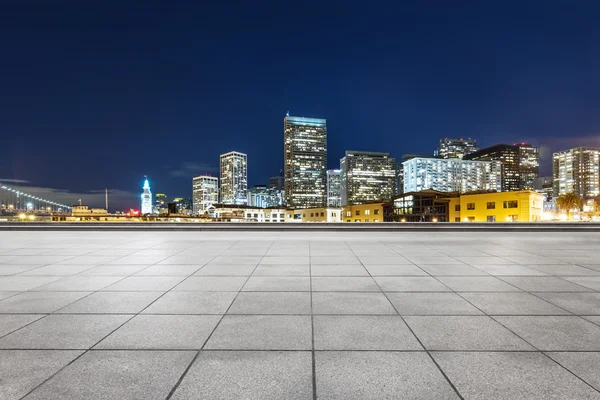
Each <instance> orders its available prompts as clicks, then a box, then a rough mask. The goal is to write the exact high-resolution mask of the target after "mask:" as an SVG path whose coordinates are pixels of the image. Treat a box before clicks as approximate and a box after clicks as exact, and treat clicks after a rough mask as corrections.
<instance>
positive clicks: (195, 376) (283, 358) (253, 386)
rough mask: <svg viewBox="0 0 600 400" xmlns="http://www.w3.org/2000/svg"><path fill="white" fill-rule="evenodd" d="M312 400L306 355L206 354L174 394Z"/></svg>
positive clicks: (211, 399) (179, 397)
mask: <svg viewBox="0 0 600 400" xmlns="http://www.w3.org/2000/svg"><path fill="white" fill-rule="evenodd" d="M234 398H237V399H264V400H280V399H286V400H287V399H289V400H312V398H313V388H312V356H311V354H310V352H306V351H286V352H282V351H202V352H200V355H199V356H198V358H197V359H196V361H195V362H194V364H193V365H192V367H191V368H190V370H189V371H188V373H187V374H186V376H185V378H184V379H183V381H182V382H181V385H180V386H179V387H178V388H177V390H176V391H175V393H174V394H173V397H172V399H173V400H184V399H206V400H217V399H234Z"/></svg>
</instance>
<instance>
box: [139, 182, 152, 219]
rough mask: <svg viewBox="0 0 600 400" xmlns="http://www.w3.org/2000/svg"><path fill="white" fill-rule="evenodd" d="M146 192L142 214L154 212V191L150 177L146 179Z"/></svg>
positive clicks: (143, 198)
mask: <svg viewBox="0 0 600 400" xmlns="http://www.w3.org/2000/svg"><path fill="white" fill-rule="evenodd" d="M143 189H144V192H143V193H142V196H141V197H142V210H141V211H142V215H145V214H152V192H151V191H150V184H149V183H148V179H146V180H145V181H144V188H143Z"/></svg>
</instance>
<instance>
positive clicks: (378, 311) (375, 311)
mask: <svg viewBox="0 0 600 400" xmlns="http://www.w3.org/2000/svg"><path fill="white" fill-rule="evenodd" d="M312 302H313V313H314V314H348V315H351V314H372V315H396V311H395V310H394V307H392V305H391V304H390V302H389V300H388V299H387V297H386V296H385V295H384V294H383V293H364V292H363V293H361V292H355V293H342V292H315V293H313V294H312Z"/></svg>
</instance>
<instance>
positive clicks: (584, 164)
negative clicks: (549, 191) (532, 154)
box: [552, 147, 600, 198]
mask: <svg viewBox="0 0 600 400" xmlns="http://www.w3.org/2000/svg"><path fill="white" fill-rule="evenodd" d="M552 163H553V165H552V175H553V176H552V178H553V180H554V190H553V192H554V193H553V194H554V196H560V195H561V194H565V193H570V192H573V193H576V194H578V195H579V196H582V197H584V198H590V197H595V196H598V195H600V147H576V148H574V149H570V150H564V151H559V152H557V153H554V154H553V156H552Z"/></svg>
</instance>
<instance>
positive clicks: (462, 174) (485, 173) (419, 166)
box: [402, 157, 502, 193]
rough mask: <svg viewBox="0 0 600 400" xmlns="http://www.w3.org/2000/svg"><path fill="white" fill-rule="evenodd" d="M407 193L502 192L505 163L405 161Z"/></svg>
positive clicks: (431, 160) (405, 187) (446, 160)
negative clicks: (422, 191)
mask: <svg viewBox="0 0 600 400" xmlns="http://www.w3.org/2000/svg"><path fill="white" fill-rule="evenodd" d="M402 165H403V170H404V171H403V172H404V193H408V192H419V191H421V190H425V189H433V190H438V191H440V192H463V193H464V192H472V191H477V190H496V191H501V188H502V182H501V170H502V163H501V162H499V161H467V160H461V159H457V158H449V159H442V158H421V157H415V158H412V159H410V160H408V161H404V162H403V163H402Z"/></svg>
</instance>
